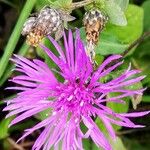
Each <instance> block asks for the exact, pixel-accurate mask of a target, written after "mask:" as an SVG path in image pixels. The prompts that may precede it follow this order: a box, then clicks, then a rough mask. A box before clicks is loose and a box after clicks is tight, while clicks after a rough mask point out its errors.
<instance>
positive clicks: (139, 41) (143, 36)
mask: <svg viewBox="0 0 150 150" xmlns="http://www.w3.org/2000/svg"><path fill="white" fill-rule="evenodd" d="M149 36H150V32H145V33H144V34H143V35H142V36H141V37H140V38H138V39H137V40H136V41H134V42H133V43H132V44H131V45H130V46H129V47H128V48H127V49H126V50H125V51H124V53H123V54H122V56H123V57H125V56H126V55H127V54H128V53H129V52H130V50H132V48H134V47H135V46H138V45H139V44H140V43H141V42H143V41H144V40H145V39H146V38H148V37H149Z"/></svg>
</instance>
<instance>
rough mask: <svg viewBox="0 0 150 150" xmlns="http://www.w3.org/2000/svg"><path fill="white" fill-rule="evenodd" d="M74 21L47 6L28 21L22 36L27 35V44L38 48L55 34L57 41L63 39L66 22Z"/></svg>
mask: <svg viewBox="0 0 150 150" xmlns="http://www.w3.org/2000/svg"><path fill="white" fill-rule="evenodd" d="M74 19H75V18H74V17H72V16H70V15H69V14H67V13H66V12H63V11H61V10H57V9H54V8H50V7H48V6H46V7H44V8H43V9H42V10H41V11H40V12H39V13H36V14H35V15H33V16H31V17H30V18H28V19H27V21H26V22H25V24H24V26H23V30H22V35H27V43H28V44H29V45H32V46H38V44H39V43H40V42H41V40H42V39H43V37H45V36H47V35H50V34H53V33H55V39H56V40H58V39H59V38H61V37H62V33H63V30H64V22H65V21H66V22H67V21H72V20H74Z"/></svg>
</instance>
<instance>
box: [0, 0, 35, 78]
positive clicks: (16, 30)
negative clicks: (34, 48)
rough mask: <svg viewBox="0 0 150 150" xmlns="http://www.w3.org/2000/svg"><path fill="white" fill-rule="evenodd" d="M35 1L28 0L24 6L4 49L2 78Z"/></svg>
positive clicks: (1, 65)
mask: <svg viewBox="0 0 150 150" xmlns="http://www.w3.org/2000/svg"><path fill="white" fill-rule="evenodd" d="M35 2H36V0H27V1H26V3H25V5H24V8H23V10H22V12H21V14H20V17H19V19H18V22H17V24H16V26H15V28H14V30H13V32H12V34H11V36H10V39H9V41H8V44H7V46H6V48H5V50H4V54H3V56H2V58H1V61H0V78H1V77H2V75H3V73H4V72H5V69H6V67H7V65H8V62H9V58H10V57H11V55H12V54H13V51H14V49H15V47H16V45H17V42H18V40H19V38H20V34H21V30H22V26H23V24H24V22H25V20H26V18H27V17H28V16H29V14H30V12H31V11H32V9H33V7H34V4H35Z"/></svg>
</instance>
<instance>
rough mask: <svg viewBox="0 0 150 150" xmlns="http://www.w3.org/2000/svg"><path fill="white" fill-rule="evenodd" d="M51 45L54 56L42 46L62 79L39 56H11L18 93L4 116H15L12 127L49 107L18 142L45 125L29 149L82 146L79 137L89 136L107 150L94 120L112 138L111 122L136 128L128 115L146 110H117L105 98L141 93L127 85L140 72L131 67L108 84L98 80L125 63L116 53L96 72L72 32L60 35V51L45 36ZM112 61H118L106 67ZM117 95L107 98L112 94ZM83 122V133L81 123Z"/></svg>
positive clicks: (120, 99)
mask: <svg viewBox="0 0 150 150" xmlns="http://www.w3.org/2000/svg"><path fill="white" fill-rule="evenodd" d="M48 38H49V39H50V41H51V42H52V43H53V45H54V46H55V48H56V50H57V52H58V56H56V55H54V54H53V53H52V51H51V50H50V49H49V48H47V47H46V46H44V45H42V44H41V47H42V48H43V50H44V51H45V53H46V54H47V55H48V56H49V57H50V58H51V59H52V60H53V61H54V62H55V63H56V64H57V66H58V68H59V69H58V70H54V71H55V72H56V73H58V74H59V75H61V77H62V78H63V80H64V81H63V82H60V81H59V80H58V79H57V78H56V77H55V76H54V73H53V72H52V70H50V68H49V67H48V65H47V64H46V63H44V62H42V61H41V60H38V59H34V60H33V61H30V60H28V59H26V58H24V57H22V56H16V55H15V58H14V59H12V61H13V62H15V64H16V70H17V71H19V72H21V73H22V75H18V76H16V77H14V78H13V79H12V82H14V83H17V84H18V85H21V86H15V87H9V89H13V90H20V91H21V92H19V93H18V95H17V97H16V98H14V99H11V100H9V101H7V107H6V108H5V109H4V110H5V111H10V112H9V114H8V115H7V117H10V116H13V115H16V117H15V119H13V121H12V122H11V124H10V125H14V124H16V123H18V122H20V121H22V120H24V119H27V118H29V117H31V116H34V115H36V114H38V113H39V112H42V111H44V110H47V109H50V113H48V114H46V115H47V118H46V119H45V120H43V121H41V122H40V123H38V124H37V125H35V126H34V127H32V128H30V129H27V130H25V133H24V135H23V136H22V137H21V138H20V139H19V141H20V140H22V139H23V138H25V137H26V136H28V135H29V134H31V133H33V132H34V131H35V130H38V129H40V128H43V127H44V130H43V131H42V133H41V134H40V136H39V137H38V138H37V140H36V141H35V143H34V145H33V147H32V150H40V149H42V150H50V148H52V147H53V148H54V149H55V150H57V149H63V150H78V149H80V150H83V145H82V139H84V138H88V137H91V139H92V140H93V142H94V143H95V144H96V145H97V146H98V147H102V148H103V149H105V150H111V149H112V148H111V146H110V144H109V142H108V140H107V139H106V137H105V136H104V134H103V133H102V132H101V131H100V129H99V128H98V126H97V125H96V123H95V122H94V121H93V119H92V118H96V117H99V118H100V119H101V120H102V122H103V123H104V125H105V126H106V128H107V130H108V133H109V134H110V136H111V137H112V138H113V139H114V138H115V137H116V136H115V131H114V130H113V127H112V124H116V125H119V126H124V127H129V128H137V127H143V126H141V125H135V124H134V123H133V122H131V121H130V120H129V119H128V118H130V117H139V116H143V115H146V114H148V113H149V112H148V111H146V112H137V113H116V112H114V111H113V110H111V109H110V108H108V107H107V106H105V105H104V104H105V103H104V102H108V101H109V102H114V103H123V104H125V102H124V101H123V98H124V97H128V96H134V95H142V93H143V91H144V89H139V90H128V89H127V88H126V87H127V86H131V85H133V84H135V83H137V82H140V81H141V80H142V79H143V78H144V76H138V77H135V76H137V74H139V73H140V71H138V70H131V67H129V68H128V69H127V70H126V71H124V73H122V74H121V75H120V76H118V77H117V78H115V79H112V80H111V81H108V82H106V83H102V82H100V79H101V78H102V77H105V76H106V75H108V74H109V73H111V72H112V71H113V70H115V69H116V68H117V67H118V66H120V65H121V64H122V63H123V62H118V61H116V60H118V59H120V58H121V56H120V55H113V56H110V57H108V58H107V59H106V60H105V61H104V62H103V63H102V64H101V65H100V66H99V67H98V69H97V70H96V71H94V69H93V67H92V63H91V62H90V59H89V57H88V56H87V55H86V51H85V46H84V44H83V42H82V41H81V39H80V35H79V32H78V31H76V38H75V40H74V39H73V35H72V32H71V31H69V34H68V38H67V37H66V35H65V34H64V47H65V49H64V50H63V49H62V48H61V47H60V46H59V44H58V43H57V42H56V41H55V40H54V39H53V38H52V37H48ZM112 61H116V62H117V63H116V64H114V65H109V64H110V63H111V62H112ZM114 92H116V93H120V95H118V96H115V97H111V98H108V97H107V95H108V94H110V93H114ZM81 124H82V125H84V126H86V128H87V130H86V132H85V133H83V131H82V130H81V128H80V126H81Z"/></svg>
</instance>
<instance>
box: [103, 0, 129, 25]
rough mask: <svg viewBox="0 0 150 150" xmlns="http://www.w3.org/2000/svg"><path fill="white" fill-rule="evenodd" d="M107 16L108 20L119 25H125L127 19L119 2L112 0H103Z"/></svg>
mask: <svg viewBox="0 0 150 150" xmlns="http://www.w3.org/2000/svg"><path fill="white" fill-rule="evenodd" d="M104 10H105V11H106V13H107V15H108V16H109V19H110V22H111V23H112V24H115V25H119V26H126V25H127V20H126V16H125V14H124V11H123V10H122V9H121V7H120V6H119V4H117V3H115V2H114V0H107V1H105V9H104Z"/></svg>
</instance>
